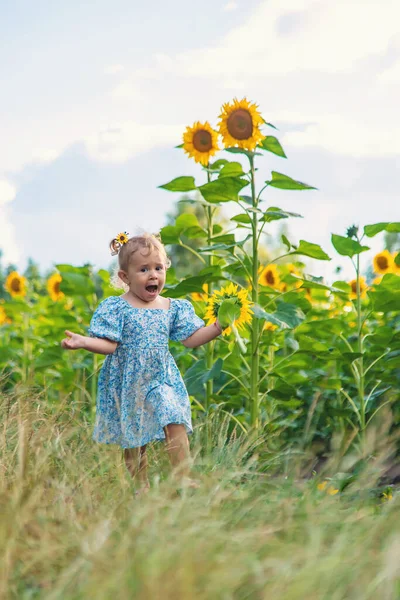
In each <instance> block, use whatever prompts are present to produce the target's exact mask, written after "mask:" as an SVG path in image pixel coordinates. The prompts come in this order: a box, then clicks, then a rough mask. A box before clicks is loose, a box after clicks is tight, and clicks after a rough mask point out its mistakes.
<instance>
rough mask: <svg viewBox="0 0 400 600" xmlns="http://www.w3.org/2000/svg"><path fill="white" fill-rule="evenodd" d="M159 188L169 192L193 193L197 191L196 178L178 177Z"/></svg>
mask: <svg viewBox="0 0 400 600" xmlns="http://www.w3.org/2000/svg"><path fill="white" fill-rule="evenodd" d="M158 187H159V188H161V189H163V190H168V191H169V192H191V191H192V190H195V189H196V184H195V182H194V177H189V176H186V175H185V176H184V177H176V178H175V179H172V181H170V182H168V183H164V185H159V186H158Z"/></svg>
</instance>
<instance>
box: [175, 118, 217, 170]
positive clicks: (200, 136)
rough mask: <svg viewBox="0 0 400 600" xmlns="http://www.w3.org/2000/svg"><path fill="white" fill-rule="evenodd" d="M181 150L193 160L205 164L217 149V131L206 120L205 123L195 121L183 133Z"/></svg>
mask: <svg viewBox="0 0 400 600" xmlns="http://www.w3.org/2000/svg"><path fill="white" fill-rule="evenodd" d="M183 150H184V151H185V152H186V153H187V154H188V155H189V157H190V158H193V159H194V160H195V162H199V163H201V164H202V165H204V166H207V165H208V163H209V162H210V158H211V156H214V154H215V153H216V152H218V150H219V146H218V133H217V132H216V131H214V129H212V127H211V125H210V124H209V123H208V121H206V122H205V123H200V122H199V121H197V122H196V123H194V125H193V126H192V127H187V128H186V131H185V133H184V134H183Z"/></svg>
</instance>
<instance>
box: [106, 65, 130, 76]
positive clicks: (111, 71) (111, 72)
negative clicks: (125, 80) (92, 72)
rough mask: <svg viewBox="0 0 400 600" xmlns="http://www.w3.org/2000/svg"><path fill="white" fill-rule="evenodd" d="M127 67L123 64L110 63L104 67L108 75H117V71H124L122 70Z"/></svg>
mask: <svg viewBox="0 0 400 600" xmlns="http://www.w3.org/2000/svg"><path fill="white" fill-rule="evenodd" d="M124 69H125V67H124V66H123V65H108V66H107V67H106V68H105V69H104V73H105V74H106V75H116V74H117V73H122V71H124Z"/></svg>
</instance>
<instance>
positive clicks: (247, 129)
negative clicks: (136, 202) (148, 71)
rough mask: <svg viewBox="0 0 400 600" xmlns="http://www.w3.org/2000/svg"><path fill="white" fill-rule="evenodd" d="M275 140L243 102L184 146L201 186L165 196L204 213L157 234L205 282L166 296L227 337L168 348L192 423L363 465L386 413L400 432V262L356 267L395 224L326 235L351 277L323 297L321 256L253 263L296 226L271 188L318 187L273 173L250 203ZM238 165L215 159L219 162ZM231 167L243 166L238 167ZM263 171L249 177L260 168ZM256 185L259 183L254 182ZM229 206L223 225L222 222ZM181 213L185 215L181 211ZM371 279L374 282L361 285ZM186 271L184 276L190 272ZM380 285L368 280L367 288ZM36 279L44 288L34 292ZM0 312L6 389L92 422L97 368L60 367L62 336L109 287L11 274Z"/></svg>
mask: <svg viewBox="0 0 400 600" xmlns="http://www.w3.org/2000/svg"><path fill="white" fill-rule="evenodd" d="M262 127H263V129H268V130H274V129H275V128H274V126H273V125H272V124H271V123H267V122H266V121H265V120H264V119H263V117H262V116H261V114H260V113H259V111H258V108H257V106H256V105H255V104H253V103H251V102H249V101H247V100H246V99H243V100H241V101H238V100H236V99H235V100H233V101H232V102H231V103H226V104H224V105H223V107H222V110H221V114H220V117H219V124H218V129H213V128H212V127H211V125H210V124H209V123H208V122H206V123H200V122H196V123H194V125H193V126H192V127H187V129H186V131H185V132H184V133H183V144H182V145H181V146H180V147H181V148H183V150H184V151H185V152H186V153H187V154H188V156H189V157H190V158H192V159H194V161H196V162H197V163H200V164H201V165H202V170H203V172H204V181H203V182H199V183H196V182H195V180H194V177H190V176H181V177H179V176H178V177H175V178H174V179H172V181H170V182H168V183H165V184H163V185H161V186H160V187H161V188H162V189H164V190H166V191H169V192H175V193H181V194H184V195H185V196H184V198H183V200H184V201H185V202H186V203H189V204H192V205H193V204H194V205H196V206H197V207H198V208H199V209H200V210H201V211H203V219H201V223H200V221H199V219H198V218H197V216H196V215H195V214H194V213H193V212H190V211H186V212H182V213H181V214H180V215H179V216H178V217H177V218H176V220H175V222H174V224H171V225H167V226H165V227H163V228H162V230H161V237H162V240H163V242H164V244H165V245H166V246H167V249H168V248H170V249H171V250H173V249H174V247H180V248H181V249H183V251H184V252H186V253H187V264H188V265H189V264H190V260H191V258H193V256H196V258H197V260H198V264H200V265H201V268H200V269H198V270H197V273H193V272H192V273H191V274H190V275H189V276H183V277H180V278H179V279H178V278H177V276H176V273H175V271H174V268H171V269H170V270H169V271H168V276H167V285H166V288H165V291H164V294H165V295H166V296H169V297H174V298H177V297H189V298H190V299H191V300H192V302H193V303H194V305H195V308H196V311H197V313H198V314H199V316H202V317H203V318H204V319H205V320H206V322H207V323H212V322H213V321H214V320H215V319H216V318H217V316H218V315H219V319H220V321H221V323H223V325H224V331H223V336H222V337H221V339H219V340H218V341H215V342H213V343H211V344H209V345H207V346H206V347H205V348H202V349H200V350H198V351H196V352H188V350H186V349H185V348H182V347H178V346H176V347H174V353H175V356H176V360H177V362H178V366H179V367H180V369H181V371H182V372H183V374H184V377H185V381H186V384H187V387H188V390H189V393H190V396H191V398H192V402H193V412H194V416H195V417H196V419H198V420H202V419H204V418H205V419H207V416H208V415H209V414H210V413H211V412H212V411H214V410H216V409H218V410H220V411H222V412H223V413H226V414H229V416H230V419H231V425H232V427H239V428H240V430H241V431H243V432H250V431H257V432H259V433H261V432H262V433H264V434H268V436H269V439H270V444H271V445H272V446H273V447H282V445H283V446H285V445H287V444H289V445H290V446H293V445H294V446H296V445H299V446H300V447H302V448H304V446H305V445H306V446H308V447H310V448H311V447H313V446H314V447H315V448H316V449H318V452H325V451H328V450H329V448H330V445H331V442H332V439H335V440H336V442H335V443H337V439H338V437H340V439H341V443H343V444H344V445H346V441H345V440H347V439H349V436H350V438H351V439H352V440H353V441H352V444H356V445H358V446H359V449H360V451H361V452H363V445H365V435H366V431H367V429H368V426H369V425H370V424H371V423H373V422H374V419H375V418H376V417H378V413H379V411H380V410H381V409H383V408H384V407H386V412H387V411H389V413H390V414H391V415H392V418H393V427H394V428H396V424H397V422H398V420H399V418H400V413H399V407H398V405H397V403H396V402H395V400H397V399H398V398H399V392H400V331H399V330H400V321H399V313H400V254H399V253H398V252H396V251H393V252H389V251H388V250H383V251H382V252H380V253H379V254H377V255H376V256H375V258H374V260H373V264H372V265H366V264H363V261H362V254H363V252H365V251H366V250H369V246H368V245H367V244H368V239H370V238H372V237H374V236H376V235H378V234H380V233H382V232H389V233H392V234H399V233H400V223H375V224H366V225H365V226H364V228H363V230H362V231H360V230H359V228H358V227H355V226H352V227H349V229H348V231H347V234H346V235H345V236H342V235H338V234H335V233H334V234H332V245H333V247H334V249H335V251H336V252H337V253H339V254H340V255H342V256H346V257H348V260H349V261H351V262H352V263H353V266H354V278H353V280H351V281H341V280H338V281H335V282H334V283H333V284H332V285H328V284H326V283H325V282H324V281H323V279H322V278H317V277H315V276H310V275H308V274H307V272H306V270H305V265H304V263H303V262H302V260H304V259H306V260H309V259H313V260H314V261H327V260H330V258H331V257H330V256H328V254H327V253H326V252H325V250H323V249H322V248H321V247H320V246H318V245H317V244H314V243H312V242H308V241H305V240H301V241H300V243H299V244H294V243H292V241H290V240H289V239H288V238H287V237H286V236H285V235H282V239H281V243H282V248H283V250H282V252H281V254H280V255H278V256H275V257H274V258H273V259H272V260H270V261H269V262H267V263H264V262H262V260H260V248H261V246H262V237H261V236H262V234H263V233H265V232H266V231H267V229H268V225H269V224H270V223H271V222H273V221H277V220H283V219H296V218H298V217H300V216H301V215H299V214H297V213H292V212H288V211H286V210H284V209H282V208H280V207H276V206H268V203H267V201H266V198H265V197H264V196H267V192H268V188H269V187H273V188H277V189H283V190H293V191H297V192H299V191H303V193H316V192H315V191H314V190H315V188H314V187H313V186H312V185H309V184H306V183H303V182H301V181H297V180H294V179H292V178H291V177H290V176H289V175H287V174H283V173H278V172H276V171H273V172H272V173H271V174H269V175H268V174H267V177H268V178H267V177H263V178H262V179H264V183H263V185H262V186H261V189H256V171H257V172H261V171H262V168H263V167H262V161H263V157H264V155H265V154H266V153H270V152H272V153H273V154H275V155H277V156H279V157H282V158H285V157H286V155H285V152H284V150H283V148H282V146H281V144H280V142H279V141H278V139H277V138H276V137H275V136H274V135H267V134H266V133H262V131H261V128H262ZM222 150H224V151H225V156H226V153H228V154H229V155H231V156H232V160H228V159H227V158H215V155H216V154H217V153H221V151H222ZM239 159H242V161H241V162H239ZM256 165H257V166H256ZM259 179H260V177H259V175H258V177H257V181H258V180H259ZM225 203H235V204H236V206H237V214H236V215H235V216H233V217H232V218H231V219H230V220H229V221H228V222H227V223H226V224H225V225H223V224H221V223H222V222H221V220H220V219H218V218H217V216H216V215H217V211H218V209H220V208H221V207H223V206H224V204H225ZM186 206H187V204H186ZM367 268H369V270H370V275H369V280H368V281H366V278H365V275H364V273H365V272H366V270H367ZM188 270H190V269H189V268H188ZM371 273H374V276H371ZM39 279H40V278H39ZM3 283H4V285H3V290H2V293H1V300H0V327H1V333H2V335H1V342H0V343H1V346H0V368H1V370H2V373H3V378H2V381H3V385H4V387H5V389H11V388H14V386H23V387H24V388H32V389H35V390H41V391H43V393H44V394H45V396H46V398H47V400H48V401H49V402H51V403H59V402H62V399H63V398H64V397H65V396H71V397H72V398H74V399H75V400H77V401H80V402H82V403H83V405H84V406H85V411H86V412H87V414H88V415H92V413H93V409H94V401H95V394H96V377H97V373H98V370H99V367H100V366H101V360H102V359H101V357H99V356H96V355H91V354H84V353H78V354H74V353H66V352H63V351H62V350H61V348H60V344H59V341H60V339H61V338H62V337H63V332H64V330H65V329H71V330H76V329H77V328H78V329H79V331H80V332H81V333H84V332H85V331H86V329H87V327H88V324H89V321H90V318H91V314H92V313H93V311H94V309H95V307H96V306H97V304H98V303H99V301H100V300H101V299H103V298H104V297H107V296H108V295H115V294H117V293H119V292H118V291H117V290H115V289H114V288H113V287H112V286H111V284H110V273H109V272H108V271H106V270H98V271H94V270H93V269H92V267H91V266H90V265H85V266H82V267H74V266H71V265H57V269H56V271H55V272H54V273H53V274H52V275H51V276H50V277H49V278H48V280H47V281H37V280H36V281H35V282H34V283H35V285H33V282H32V281H29V280H28V279H27V278H26V277H24V276H23V275H21V274H19V273H18V272H16V271H11V272H9V273H8V275H7V277H6V279H5V280H4V282H3Z"/></svg>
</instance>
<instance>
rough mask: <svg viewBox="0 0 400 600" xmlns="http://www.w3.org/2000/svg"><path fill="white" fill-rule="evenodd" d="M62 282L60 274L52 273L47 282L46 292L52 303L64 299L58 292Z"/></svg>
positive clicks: (60, 292)
mask: <svg viewBox="0 0 400 600" xmlns="http://www.w3.org/2000/svg"><path fill="white" fill-rule="evenodd" d="M61 282H62V277H61V275H60V273H54V274H53V275H52V276H51V277H49V279H48V280H47V291H48V292H49V296H50V298H51V299H52V300H53V302H58V300H61V299H62V298H64V293H63V292H62V291H61V290H60V283H61Z"/></svg>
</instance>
